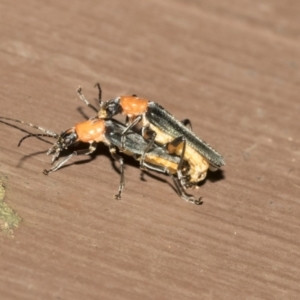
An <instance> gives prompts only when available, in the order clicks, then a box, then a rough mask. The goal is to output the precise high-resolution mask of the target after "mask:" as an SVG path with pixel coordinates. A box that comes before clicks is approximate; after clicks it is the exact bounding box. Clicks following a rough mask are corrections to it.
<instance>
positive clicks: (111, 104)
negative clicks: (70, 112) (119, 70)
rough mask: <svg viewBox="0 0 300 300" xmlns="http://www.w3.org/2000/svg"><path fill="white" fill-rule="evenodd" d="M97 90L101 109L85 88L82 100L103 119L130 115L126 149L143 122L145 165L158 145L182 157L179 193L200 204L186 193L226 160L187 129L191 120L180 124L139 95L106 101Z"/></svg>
mask: <svg viewBox="0 0 300 300" xmlns="http://www.w3.org/2000/svg"><path fill="white" fill-rule="evenodd" d="M97 87H98V89H99V97H98V100H99V106H100V109H99V110H98V109H97V108H96V107H94V106H93V105H91V104H90V103H89V101H88V100H87V99H86V98H85V97H84V95H83V94H82V93H81V88H79V90H78V93H79V95H80V98H81V99H82V100H83V101H84V102H85V103H86V104H87V105H88V106H90V107H91V108H93V109H94V110H95V111H96V112H97V114H98V118H100V119H110V118H112V117H114V116H115V115H117V114H119V113H121V114H124V115H125V116H126V118H127V121H128V122H127V128H126V129H125V130H124V131H123V133H122V146H123V144H124V141H125V140H126V136H127V133H128V132H129V131H130V130H131V129H132V128H133V127H134V126H135V125H136V124H138V123H139V122H142V136H143V137H144V139H145V140H147V141H148V146H147V147H146V148H145V150H144V154H143V156H142V158H141V166H142V162H143V160H144V158H145V155H146V154H147V152H148V151H149V149H151V147H152V146H153V145H154V143H156V144H158V145H160V146H161V147H163V148H165V149H166V150H167V151H168V153H169V154H171V155H176V156H178V157H180V161H179V164H178V166H177V172H176V173H177V180H176V181H174V183H175V185H176V188H177V191H178V193H179V195H180V196H181V197H182V198H183V199H185V200H187V201H190V202H194V203H199V202H200V199H195V198H194V197H193V196H189V195H187V194H186V193H185V191H184V190H185V189H186V188H188V187H196V186H197V184H198V182H200V181H202V180H204V179H205V177H206V174H207V170H208V169H210V170H211V171H216V170H217V169H219V168H220V167H222V166H223V165H225V162H224V159H223V157H222V156H221V155H220V154H219V153H218V152H217V151H216V150H214V149H213V148H212V147H211V146H209V145H208V144H207V143H205V142H204V141H202V140H201V139H200V138H199V137H197V136H196V135H195V134H194V133H193V132H192V131H191V130H190V129H189V128H187V126H186V125H187V124H190V121H189V120H184V121H182V122H179V121H178V120H176V119H175V117H174V116H173V115H171V114H170V113H169V112H167V111H166V110H165V109H164V108H163V107H162V106H160V105H159V104H157V103H155V102H152V101H148V100H146V99H143V98H139V97H137V96H136V95H133V96H121V97H117V98H114V99H111V100H109V101H107V102H102V100H101V94H102V93H101V87H100V85H99V84H97ZM186 166H188V167H186Z"/></svg>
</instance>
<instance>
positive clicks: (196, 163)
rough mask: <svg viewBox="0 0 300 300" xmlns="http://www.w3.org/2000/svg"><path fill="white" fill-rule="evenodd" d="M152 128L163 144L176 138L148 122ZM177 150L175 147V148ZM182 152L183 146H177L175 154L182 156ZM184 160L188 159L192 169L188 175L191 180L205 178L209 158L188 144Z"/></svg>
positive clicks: (196, 180) (157, 138)
mask: <svg viewBox="0 0 300 300" xmlns="http://www.w3.org/2000/svg"><path fill="white" fill-rule="evenodd" d="M148 124H149V126H150V129H151V130H153V131H155V132H156V137H155V142H156V143H158V144H161V145H165V144H167V143H170V142H172V141H173V140H174V138H173V137H171V136H169V135H168V134H166V133H164V132H163V131H161V130H160V129H159V128H157V127H156V126H153V125H152V124H151V123H148ZM174 150H175V149H174ZM181 152H182V147H177V149H176V151H175V153H174V154H176V155H178V156H180V155H181ZM184 160H186V161H187V162H188V163H189V165H190V170H189V172H188V175H190V177H191V178H190V182H191V183H197V182H199V181H201V180H204V179H205V177H206V173H207V170H208V168H209V163H208V162H207V160H206V159H205V158H204V157H203V156H202V155H201V154H200V153H199V152H197V151H196V150H195V149H193V148H192V147H190V146H189V145H188V144H186V147H185V156H184Z"/></svg>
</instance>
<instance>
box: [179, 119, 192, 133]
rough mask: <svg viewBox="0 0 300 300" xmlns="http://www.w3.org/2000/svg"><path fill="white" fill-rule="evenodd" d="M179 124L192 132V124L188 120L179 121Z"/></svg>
mask: <svg viewBox="0 0 300 300" xmlns="http://www.w3.org/2000/svg"><path fill="white" fill-rule="evenodd" d="M181 123H182V124H183V125H184V126H185V127H187V128H188V129H189V130H191V131H192V122H191V121H190V120H189V119H184V120H182V121H181Z"/></svg>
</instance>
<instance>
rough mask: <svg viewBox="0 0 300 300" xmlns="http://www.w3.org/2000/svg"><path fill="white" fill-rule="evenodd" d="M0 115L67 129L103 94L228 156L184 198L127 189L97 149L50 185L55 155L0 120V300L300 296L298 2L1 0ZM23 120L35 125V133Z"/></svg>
mask: <svg viewBox="0 0 300 300" xmlns="http://www.w3.org/2000/svg"><path fill="white" fill-rule="evenodd" d="M0 9H1V12H2V13H1V19H0V36H1V42H0V76H1V86H2V88H1V96H0V112H1V113H0V115H2V116H6V117H12V118H18V119H22V120H25V121H28V122H32V123H34V124H38V125H41V126H43V127H46V128H49V129H50V130H53V131H55V132H58V133H59V132H61V131H63V130H65V129H67V128H69V127H71V126H73V125H74V124H76V123H77V122H80V121H82V120H84V118H85V116H84V115H83V114H82V113H81V111H83V112H84V114H85V115H87V116H92V115H93V114H94V113H93V112H92V111H90V110H89V109H88V108H87V107H84V104H83V103H81V102H80V101H79V100H78V98H77V95H76V89H77V87H78V86H79V85H81V86H82V87H83V91H84V94H85V95H86V97H87V98H88V99H90V100H91V102H93V101H94V99H95V98H96V96H97V91H96V90H95V89H94V88H93V85H94V84H95V83H96V82H98V81H99V82H100V83H101V85H102V88H103V97H104V99H110V98H112V97H115V96H118V95H121V94H133V93H135V94H137V95H139V96H141V97H145V98H148V99H150V100H153V101H156V102H159V103H160V104H161V105H163V106H164V107H165V108H166V109H168V110H169V111H170V112H172V113H173V114H174V115H175V116H176V117H177V118H178V119H184V118H189V119H190V120H191V121H192V123H193V130H194V131H195V133H196V134H198V135H199V136H200V137H201V138H203V139H204V140H205V141H207V142H208V143H209V144H211V145H212V146H213V147H214V148H216V149H217V150H218V151H219V152H220V153H222V154H223V155H224V157H225V160H226V163H227V164H226V166H225V167H224V168H223V172H220V173H218V174H217V175H218V176H214V174H210V175H209V176H208V178H207V180H206V181H205V183H204V184H203V185H201V187H200V188H199V189H198V190H197V191H195V194H196V195H198V196H202V197H203V201H204V204H203V205H201V206H195V205H192V204H189V203H186V202H185V201H183V200H181V199H180V198H179V197H178V196H177V195H176V194H175V192H174V190H173V189H172V182H171V180H170V179H169V178H167V177H166V176H160V175H157V177H153V176H150V175H146V176H145V180H146V181H142V180H141V179H140V170H139V169H138V165H137V164H136V163H134V162H133V161H132V160H130V159H128V160H127V159H126V163H127V166H126V174H125V175H126V187H125V191H124V194H123V199H122V200H121V201H115V200H114V199H113V195H114V193H115V192H116V191H117V187H118V180H119V177H118V176H119V175H118V173H117V171H116V168H118V166H115V168H113V166H112V161H111V159H110V157H109V154H108V151H107V149H106V148H105V147H100V148H99V150H98V151H97V154H96V155H94V156H92V157H81V158H80V157H78V158H75V159H74V160H73V161H72V162H71V163H70V164H69V165H68V167H66V168H63V169H62V170H60V171H59V172H57V173H53V174H51V175H49V176H44V175H43V174H42V170H43V169H45V168H49V165H50V158H49V157H47V156H46V155H45V151H46V150H47V149H48V148H49V147H50V145H49V144H46V143H44V142H42V141H38V140H36V139H31V140H30V139H29V140H27V141H25V142H24V144H23V145H22V147H20V148H17V147H16V145H17V143H18V140H19V139H20V138H21V137H22V136H23V134H24V133H22V132H21V131H19V130H17V129H15V128H13V127H9V126H7V125H5V124H3V123H1V124H0V130H1V131H0V132H1V140H0V173H1V175H3V176H6V177H7V183H6V198H5V200H6V202H7V204H8V205H9V206H10V207H12V208H13V209H14V210H15V211H16V212H17V213H18V215H19V216H20V217H21V218H22V220H23V221H22V223H21V224H20V225H19V228H18V229H16V230H15V232H14V237H13V238H12V237H10V236H8V235H6V234H4V233H3V234H2V235H1V236H0V240H1V255H0V268H1V272H0V294H1V299H30V300H32V299H114V300H115V299H270V300H271V299H272V300H274V299H298V298H299V293H300V288H299V278H300V263H299V261H300V251H299V245H300V240H299V229H300V224H299V214H300V205H299V199H300V179H299V177H300V139H299V132H300V122H299V115H300V101H299V94H300V85H299V83H300V72H299V54H300V40H299V36H300V26H299V12H300V4H299V2H298V1H292V0H290V1H285V2H282V1H278V0H274V1H271V0H266V1H264V2H263V3H262V2H261V1H248V0H246V1H236V0H233V1H230V2H229V1H213V3H211V2H208V1H183V0H174V1H165V2H163V1H155V0H151V1H136V0H133V1H130V4H129V2H125V1H120V0H110V1H94V0H87V1H85V2H83V1H56V0H53V1H50V2H49V1H33V0H28V1H23V2H21V1H19V2H18V3H15V2H12V1H7V0H2V1H1V2H0ZM18 127H21V128H22V129H24V130H28V131H31V132H32V130H31V129H30V128H26V127H22V126H18Z"/></svg>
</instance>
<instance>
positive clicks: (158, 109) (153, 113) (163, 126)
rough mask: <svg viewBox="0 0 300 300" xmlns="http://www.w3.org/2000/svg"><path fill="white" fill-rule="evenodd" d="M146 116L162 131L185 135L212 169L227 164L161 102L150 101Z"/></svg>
mask: <svg viewBox="0 0 300 300" xmlns="http://www.w3.org/2000/svg"><path fill="white" fill-rule="evenodd" d="M146 118H147V119H148V120H149V121H150V123H152V124H153V125H154V126H156V127H158V128H159V129H160V130H161V131H163V132H165V133H167V134H168V135H170V136H172V137H173V138H176V137H179V136H184V137H185V138H186V141H187V144H188V145H189V146H190V147H191V148H193V149H195V150H196V151H198V152H199V153H200V154H201V155H202V156H203V157H204V158H206V159H207V160H208V162H209V164H210V165H211V166H210V169H211V170H216V169H218V168H220V167H221V166H223V165H225V161H224V159H223V157H222V156H221V154H219V153H218V152H217V151H216V150H214V149H213V148H212V147H211V146H210V145H208V144H207V143H205V142H204V141H202V140H201V139H200V138H199V137H197V136H196V135H195V134H194V133H193V132H192V131H190V130H189V129H188V128H186V127H185V126H184V125H183V124H182V123H181V122H179V121H177V120H176V119H175V118H174V116H172V115H171V114H170V113H169V112H167V111H166V110H165V109H164V108H163V107H162V106H160V105H159V104H157V103H155V102H152V101H150V102H149V106H148V110H147V112H146Z"/></svg>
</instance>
